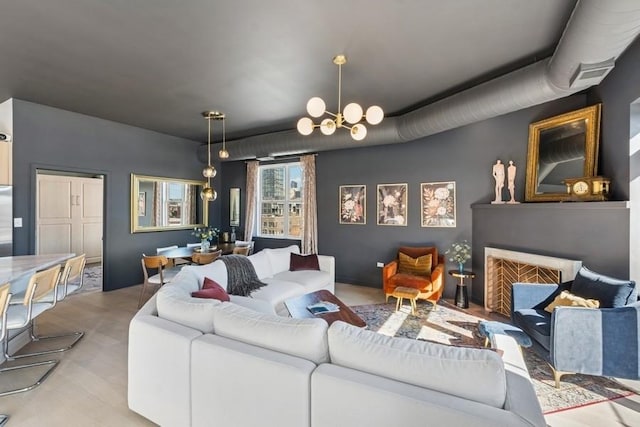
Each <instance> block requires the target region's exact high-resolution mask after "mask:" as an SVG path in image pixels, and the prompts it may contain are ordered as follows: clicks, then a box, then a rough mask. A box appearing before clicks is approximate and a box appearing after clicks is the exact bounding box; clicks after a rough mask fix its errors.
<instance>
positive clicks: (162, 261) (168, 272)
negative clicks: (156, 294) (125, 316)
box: [138, 255, 178, 308]
mask: <svg viewBox="0 0 640 427" xmlns="http://www.w3.org/2000/svg"><path fill="white" fill-rule="evenodd" d="M141 263H142V273H143V275H144V282H143V283H142V289H141V290H140V296H139V297H138V308H140V307H142V301H143V297H144V294H145V293H146V291H147V288H148V287H150V286H151V285H155V286H157V287H160V286H162V285H165V284H167V283H169V282H170V281H171V280H172V279H173V278H174V277H175V275H176V274H177V273H178V271H177V270H176V269H168V268H167V266H168V265H169V260H168V259H167V257H166V256H164V255H155V256H146V255H143V256H142V260H141ZM149 269H151V270H156V271H157V273H156V274H154V275H149Z"/></svg>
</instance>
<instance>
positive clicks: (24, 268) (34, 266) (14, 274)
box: [0, 253, 75, 294]
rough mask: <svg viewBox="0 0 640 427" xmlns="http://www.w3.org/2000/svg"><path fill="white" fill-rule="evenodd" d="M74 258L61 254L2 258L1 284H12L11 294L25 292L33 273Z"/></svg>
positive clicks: (70, 254) (0, 259)
mask: <svg viewBox="0 0 640 427" xmlns="http://www.w3.org/2000/svg"><path fill="white" fill-rule="evenodd" d="M74 256H75V254H74V253H60V254H46V255H18V256H7V257H0V284H3V283H7V282H9V283H11V292H12V293H14V294H15V293H20V292H23V291H24V290H25V289H26V288H27V284H28V283H29V279H30V278H31V276H32V275H33V273H35V272H36V271H40V270H44V269H47V268H49V267H52V266H54V265H56V264H61V265H62V264H64V262H65V261H66V260H68V259H69V258H73V257H74Z"/></svg>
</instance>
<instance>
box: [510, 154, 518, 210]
mask: <svg viewBox="0 0 640 427" xmlns="http://www.w3.org/2000/svg"><path fill="white" fill-rule="evenodd" d="M507 188H508V189H509V194H510V195H511V199H509V201H508V202H507V203H510V204H517V203H520V202H516V198H515V193H516V166H515V165H514V164H513V160H509V167H507Z"/></svg>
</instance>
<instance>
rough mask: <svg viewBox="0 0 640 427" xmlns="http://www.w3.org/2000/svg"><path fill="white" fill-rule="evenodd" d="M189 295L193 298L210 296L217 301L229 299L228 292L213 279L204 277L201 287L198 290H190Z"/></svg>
mask: <svg viewBox="0 0 640 427" xmlns="http://www.w3.org/2000/svg"><path fill="white" fill-rule="evenodd" d="M191 296H192V297H194V298H211V299H217V300H219V301H230V300H231V298H229V294H227V291H225V290H224V288H223V287H222V286H220V285H219V284H218V283H217V282H216V281H215V280H212V279H209V278H208V277H205V278H204V283H203V284H202V289H200V290H199V291H195V292H191Z"/></svg>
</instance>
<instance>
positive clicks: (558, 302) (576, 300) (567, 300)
mask: <svg viewBox="0 0 640 427" xmlns="http://www.w3.org/2000/svg"><path fill="white" fill-rule="evenodd" d="M560 306H569V307H586V308H598V307H600V301H598V300H595V299H586V298H582V297H579V296H577V295H574V294H572V293H571V292H569V291H562V292H561V293H560V295H558V296H557V297H556V299H554V300H553V302H552V303H551V304H549V305H548V306H546V307H545V308H544V311H547V312H549V313H553V309H554V308H556V307H560Z"/></svg>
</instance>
